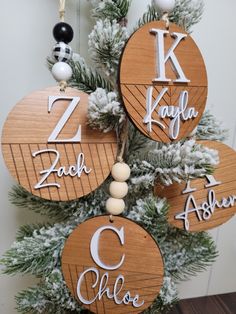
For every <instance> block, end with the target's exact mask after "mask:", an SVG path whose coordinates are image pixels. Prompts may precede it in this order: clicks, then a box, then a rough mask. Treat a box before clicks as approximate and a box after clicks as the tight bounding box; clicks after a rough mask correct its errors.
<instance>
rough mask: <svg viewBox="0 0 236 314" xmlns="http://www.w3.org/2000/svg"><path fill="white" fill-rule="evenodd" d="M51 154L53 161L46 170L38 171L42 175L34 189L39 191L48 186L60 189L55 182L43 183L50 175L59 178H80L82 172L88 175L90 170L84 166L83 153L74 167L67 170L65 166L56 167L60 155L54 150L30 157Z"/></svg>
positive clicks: (35, 153) (43, 151)
mask: <svg viewBox="0 0 236 314" xmlns="http://www.w3.org/2000/svg"><path fill="white" fill-rule="evenodd" d="M50 153H53V154H55V155H56V156H55V159H54V161H53V162H52V164H51V166H50V167H49V168H48V169H44V170H41V171H40V174H41V175H42V178H41V180H40V181H39V182H38V183H37V184H36V185H35V186H34V188H35V189H41V188H45V187H50V186H54V187H57V188H60V184H59V183H57V182H53V183H45V181H46V180H47V179H48V177H49V176H50V175H51V174H52V173H56V175H57V176H58V177H59V178H61V177H63V176H65V177H66V176H70V177H76V176H77V177H78V178H80V177H81V175H82V173H83V172H84V173H85V174H89V173H90V172H91V171H92V169H88V168H87V167H86V165H85V157H84V154H83V153H80V154H79V155H78V157H77V163H76V165H71V166H68V168H67V169H66V167H65V166H62V167H59V168H56V167H57V164H58V162H59V160H60V153H59V152H58V151H57V150H55V149H43V150H40V151H37V152H34V153H33V154H32V155H33V157H36V156H38V155H41V154H50Z"/></svg>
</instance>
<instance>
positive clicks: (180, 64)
mask: <svg viewBox="0 0 236 314" xmlns="http://www.w3.org/2000/svg"><path fill="white" fill-rule="evenodd" d="M120 91H121V95H122V98H123V102H124V105H125V108H126V110H127V112H128V115H129V117H130V119H131V120H132V121H133V123H134V124H135V125H136V127H137V128H138V129H139V130H140V131H141V132H142V133H143V134H144V135H146V136H148V137H149V138H151V139H152V140H155V141H158V142H164V143H169V142H173V141H179V140H180V139H182V138H184V137H186V136H188V135H189V134H190V133H191V132H192V131H193V130H194V129H195V127H196V126H197V124H198V123H199V120H200V119H201V116H202V114H203V112H204V108H205V105H206V100H207V91H208V87H207V73H206V68H205V64H204V60H203V58H202V55H201V52H200V51H199V49H198V47H197V45H196V44H195V42H194V41H193V39H192V38H191V37H190V35H189V34H188V33H186V32H185V31H184V30H183V29H181V28H180V27H179V26H177V25H175V24H170V28H169V29H168V30H167V29H166V24H165V22H163V21H159V22H151V23H148V24H146V25H144V26H142V27H141V28H140V29H139V30H138V31H136V32H135V33H134V34H133V35H132V36H131V38H130V39H129V41H128V43H127V44H126V46H125V48H124V52H123V55H122V57H121V65H120Z"/></svg>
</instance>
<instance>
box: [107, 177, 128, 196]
mask: <svg viewBox="0 0 236 314" xmlns="http://www.w3.org/2000/svg"><path fill="white" fill-rule="evenodd" d="M128 189H129V188H128V184H127V183H126V182H117V181H113V182H111V184H110V188H109V191H110V194H111V196H112V197H114V198H123V197H125V196H126V195H127V193H128Z"/></svg>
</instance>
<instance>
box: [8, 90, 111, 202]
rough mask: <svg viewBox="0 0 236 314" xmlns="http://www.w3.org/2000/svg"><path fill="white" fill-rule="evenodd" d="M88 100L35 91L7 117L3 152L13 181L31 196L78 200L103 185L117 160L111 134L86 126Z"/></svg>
mask: <svg viewBox="0 0 236 314" xmlns="http://www.w3.org/2000/svg"><path fill="white" fill-rule="evenodd" d="M87 104H88V95H87V94H86V93H84V92H80V91H78V90H76V89H72V88H67V89H66V91H65V92H61V91H60V88H59V87H51V88H48V89H45V90H42V91H36V92H34V93H32V94H30V95H28V96H26V97H25V98H24V99H23V100H21V101H20V102H19V103H18V104H17V105H16V106H15V107H14V108H13V110H12V111H11V112H10V114H9V115H8V118H7V120H6V122H5V124H4V127H3V133H2V152H3V157H4V160H5V162H6V165H7V167H8V169H9V171H10V173H11V174H12V176H13V177H14V178H15V179H16V180H17V181H18V183H19V184H20V185H21V186H23V187H24V188H25V189H26V190H27V191H29V192H31V193H32V194H34V195H36V196H39V197H42V198H45V199H49V200H54V201H68V200H72V199H77V198H80V197H82V196H84V195H86V194H89V193H90V192H92V191H93V190H95V189H96V188H97V187H98V186H99V185H100V184H102V183H103V182H104V180H105V179H106V178H107V176H108V175H109V173H110V171H111V167H112V165H113V164H114V162H115V158H116V150H117V143H116V135H115V132H110V133H106V134H105V133H102V132H98V131H94V130H92V129H91V128H90V127H89V126H88V125H87Z"/></svg>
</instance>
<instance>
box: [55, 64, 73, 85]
mask: <svg viewBox="0 0 236 314" xmlns="http://www.w3.org/2000/svg"><path fill="white" fill-rule="evenodd" d="M52 76H53V77H54V79H55V80H56V81H58V82H61V81H69V79H71V77H72V69H71V67H70V66H69V64H67V63H66V62H57V63H55V64H54V65H53V67H52Z"/></svg>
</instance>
